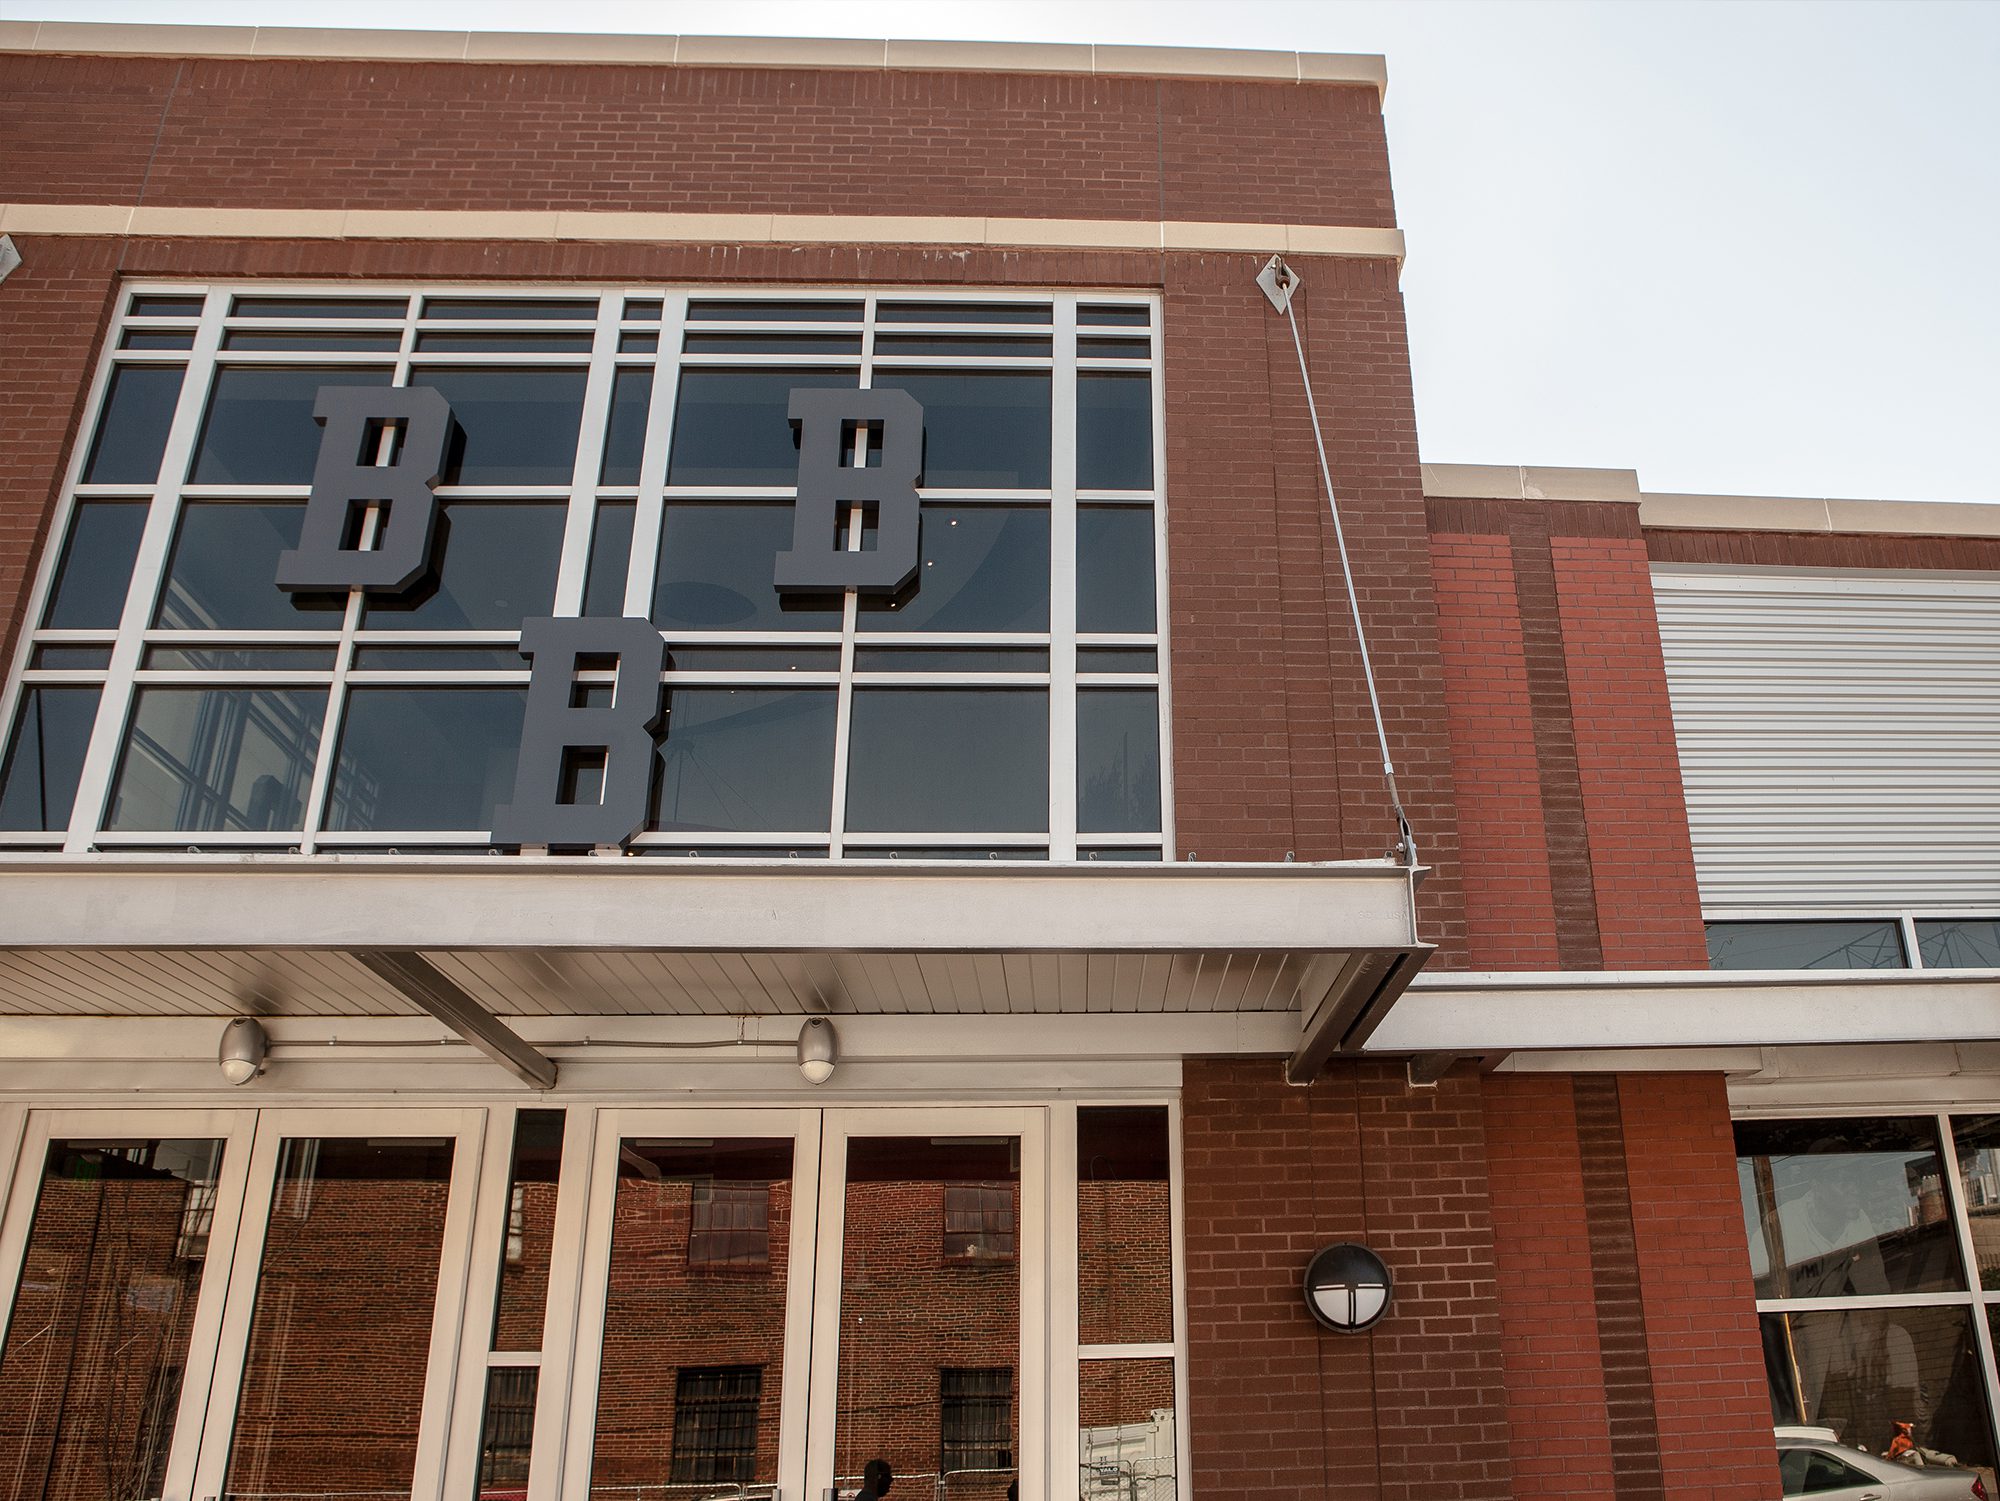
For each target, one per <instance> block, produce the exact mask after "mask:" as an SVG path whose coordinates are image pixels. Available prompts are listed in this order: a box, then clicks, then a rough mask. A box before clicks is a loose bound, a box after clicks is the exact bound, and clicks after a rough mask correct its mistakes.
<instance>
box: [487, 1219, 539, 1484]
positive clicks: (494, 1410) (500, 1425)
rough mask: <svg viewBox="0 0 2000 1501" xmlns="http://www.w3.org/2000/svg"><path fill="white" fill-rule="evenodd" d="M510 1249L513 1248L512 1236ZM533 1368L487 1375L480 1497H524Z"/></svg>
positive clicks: (532, 1437)
mask: <svg viewBox="0 0 2000 1501" xmlns="http://www.w3.org/2000/svg"><path fill="white" fill-rule="evenodd" d="M507 1244H508V1247H509V1249H511V1248H512V1246H513V1244H514V1243H513V1240H512V1239H511V1237H510V1238H509V1240H508V1242H507ZM540 1378H541V1372H540V1371H539V1370H537V1369H536V1368H535V1367H534V1366H495V1367H494V1368H493V1369H492V1370H489V1371H488V1372H487V1373H486V1420H485V1422H484V1423H483V1424H482V1425H481V1426H480V1430H479V1494H480V1495H481V1496H482V1497H487V1496H490V1497H494V1498H496V1501H498V1498H499V1497H503V1496H525V1495H526V1494H527V1493H528V1464H529V1460H530V1459H531V1457H532V1456H533V1452H534V1446H535V1389H536V1387H537V1386H539V1385H540Z"/></svg>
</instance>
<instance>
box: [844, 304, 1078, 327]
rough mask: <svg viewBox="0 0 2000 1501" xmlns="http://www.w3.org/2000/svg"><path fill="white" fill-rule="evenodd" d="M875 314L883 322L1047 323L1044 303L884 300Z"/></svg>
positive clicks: (1046, 310)
mask: <svg viewBox="0 0 2000 1501" xmlns="http://www.w3.org/2000/svg"><path fill="white" fill-rule="evenodd" d="M875 316H876V317H877V318H878V319H880V320H881V321H882V322H884V323H1047V322H1048V321H1049V318H1050V312H1049V305H1048V304H1047V303H1046V302H885V303H882V304H880V305H879V306H878V307H877V309H876V312H875Z"/></svg>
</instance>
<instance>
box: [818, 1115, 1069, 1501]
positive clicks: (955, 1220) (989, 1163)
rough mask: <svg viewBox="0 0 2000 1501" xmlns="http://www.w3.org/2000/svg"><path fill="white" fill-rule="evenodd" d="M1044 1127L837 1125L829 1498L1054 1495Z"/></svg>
mask: <svg viewBox="0 0 2000 1501" xmlns="http://www.w3.org/2000/svg"><path fill="white" fill-rule="evenodd" d="M1041 1122H1042V1115H1041V1112H1038V1111H1030V1110H1020V1109H969V1110H934V1111H915V1110H911V1111H906V1110H851V1111H829V1112H828V1115H827V1125H826V1130H825V1133H824V1139H823V1142H822V1146H821V1164H822V1166H821V1195H820V1230H819V1262H818V1274H817V1278H816V1287H817V1296H816V1298H815V1305H814V1320H813V1390H812V1425H811V1426H812V1442H811V1461H810V1463H811V1470H810V1472H809V1475H808V1481H809V1485H808V1491H807V1494H808V1495H809V1496H810V1497H812V1498H814V1501H835V1498H852V1497H855V1496H863V1497H872V1496H876V1495H880V1494H883V1493H884V1482H885V1481H886V1482H887V1490H888V1492H889V1493H891V1494H893V1496H894V1497H895V1498H896V1501H1009V1498H1011V1497H1015V1496H1026V1497H1031V1498H1034V1497H1039V1495H1040V1493H1041V1483H1040V1482H1041V1467H1040V1465H1039V1464H1034V1463H1024V1458H1025V1456H1028V1455H1039V1454H1040V1453H1042V1450H1043V1446H1042V1442H1041V1438H1042V1435H1041V1426H1042V1425H1041V1421H1040V1418H1041V1413H1042V1404H1043V1380H1042V1372H1043V1369H1044V1367H1045V1364H1046V1362H1045V1360H1044V1357H1043V1347H1042V1343H1041V1342H1042V1338H1043V1330H1044V1328H1045V1319H1044V1310H1043V1300H1044V1290H1043V1289H1044V1276H1043V1260H1042V1257H1041V1254H1040V1253H1041V1247H1042V1242H1043V1237H1042V1233H1041V1231H1042V1227H1041V1214H1040V1207H1039V1206H1040V1205H1041V1204H1042V1203H1043V1188H1042V1181H1041V1162H1042V1156H1043V1144H1042V1132H1041Z"/></svg>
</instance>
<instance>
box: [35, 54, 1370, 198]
mask: <svg viewBox="0 0 2000 1501" xmlns="http://www.w3.org/2000/svg"><path fill="white" fill-rule="evenodd" d="M0 140H5V141H6V142H7V143H8V155H7V167H8V173H7V175H8V189H7V195H6V196H7V197H8V198H9V199H10V200H12V201H17V202H61V203H143V204H148V205H202V206H213V205H229V206H235V207H257V208H305V209H312V208H353V209H362V208H389V209H461V210H510V209H534V210H547V209H599V210H609V211H619V212H626V213H645V212H683V213H731V212H734V213H792V214H844V213H855V212H863V213H870V214H923V215H933V214H972V215H982V216H983V215H1001V216H1023V217H1036V216H1042V217H1050V216H1053V217H1075V216H1077V215H1078V214H1079V212H1081V213H1082V214H1083V215H1084V216H1087V217H1102V218H1106V219H1195V220H1201V219H1208V220H1250V221H1257V222H1265V221H1274V222H1281V223H1298V222H1303V223H1312V224H1362V225H1375V226H1381V227H1389V226H1392V225H1393V224H1394V223H1395V208H1394V204H1393V202H1392V199H1391V195H1390V187H1389V164H1388V147H1387V143H1386V140H1385V138H1384V134H1383V127H1382V117H1381V110H1380V104H1379V101H1378V99H1377V95H1376V91H1375V89H1374V87H1373V85H1372V84H1365V85H1364V84H1340V83H1299V82H1294V81H1285V82H1269V81H1260V80H1217V79H1185V78H1175V79H1154V78H1142V77H1112V76H1102V75H1098V76H1088V75H1085V76H1079V75H1058V74H1005V73H953V72H915V71H903V70H895V71H890V70H874V69H827V70H814V69H801V68H745V67H693V66H676V67H647V66H625V67H615V66H578V65H574V64H572V65H560V64H552V65H541V66H536V65H517V64H481V63H411V62H386V61H382V62H354V61H337V60H291V61H275V60H270V61H256V60H242V59H218V58H147V57H115V56H88V57H82V56H60V55H47V54H18V53H17V54H0Z"/></svg>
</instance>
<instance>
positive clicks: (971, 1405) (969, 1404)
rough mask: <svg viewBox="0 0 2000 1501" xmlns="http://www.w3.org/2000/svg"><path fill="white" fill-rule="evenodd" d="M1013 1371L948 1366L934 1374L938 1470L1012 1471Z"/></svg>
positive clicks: (997, 1368)
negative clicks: (936, 1383) (936, 1399)
mask: <svg viewBox="0 0 2000 1501" xmlns="http://www.w3.org/2000/svg"><path fill="white" fill-rule="evenodd" d="M1013 1398H1014V1368H1013V1367H1012V1366H989V1367H978V1368H974V1369H970V1370H965V1369H953V1368H951V1367H949V1366H947V1367H945V1368H944V1369H942V1370H940V1371H939V1372H938V1429H939V1432H940V1435H941V1437H942V1443H941V1444H940V1445H939V1449H940V1453H939V1458H938V1469H939V1470H940V1471H942V1472H943V1473H944V1474H946V1475H950V1474H952V1473H953V1472H955V1471H960V1470H1011V1469H1013V1468H1014V1422H1013Z"/></svg>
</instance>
